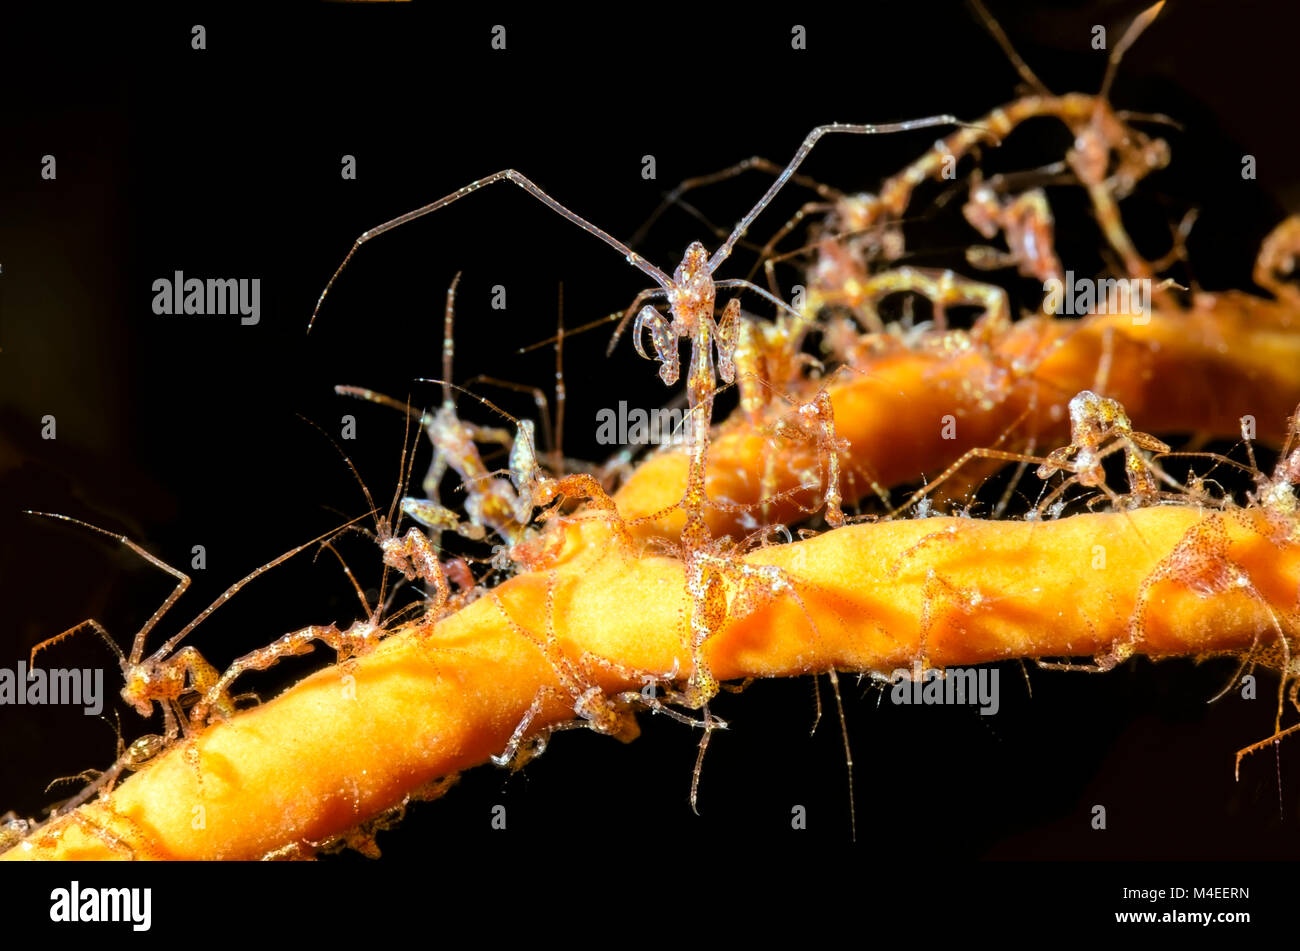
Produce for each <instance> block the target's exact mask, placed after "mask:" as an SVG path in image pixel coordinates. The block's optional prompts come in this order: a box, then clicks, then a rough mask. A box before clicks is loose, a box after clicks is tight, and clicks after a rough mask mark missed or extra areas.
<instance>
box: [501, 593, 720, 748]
mask: <svg viewBox="0 0 1300 951" xmlns="http://www.w3.org/2000/svg"><path fill="white" fill-rule="evenodd" d="M558 583H559V577H558V575H557V574H556V573H555V572H553V571H552V572H550V573H549V575H548V577H547V587H546V617H547V621H546V636H545V637H538V636H537V635H536V634H534V633H533V632H532V631H530V630H529V629H528V628H526V627H524V626H523V625H522V624H520V623H519V622H518V621H516V620H515V619H514V617H513V616H511V614H510V612H509V610H508V609H507V608H506V606H505V603H504V602H503V601H502V600H501V597H500V596H499V595H498V594H496V593H495V592H493V594H492V596H491V597H492V599H493V601H494V602H495V604H496V606H497V610H498V611H500V612H501V616H502V617H503V618H505V620H506V623H507V624H509V625H510V627H511V629H512V630H514V631H515V633H517V634H519V635H520V636H521V637H523V638H525V639H526V640H528V641H529V642H530V643H531V644H533V646H535V647H536V648H537V649H538V650H539V651H541V653H542V654H543V656H544V657H545V658H546V660H547V662H548V663H549V664H550V665H551V669H552V670H553V671H554V673H555V675H556V677H557V678H558V679H559V681H560V686H559V687H558V688H557V687H553V686H549V685H547V686H543V687H541V688H540V689H539V690H538V692H537V695H536V696H535V697H534V698H533V702H532V704H531V705H530V706H529V708H528V711H527V712H526V713H525V714H524V716H523V718H522V719H521V720H520V721H519V723H518V725H517V726H516V727H515V729H514V732H513V733H512V734H511V735H510V740H509V741H508V742H507V743H506V747H505V749H504V750H503V751H502V752H501V753H500V755H496V756H493V757H492V762H494V763H495V764H496V765H498V766H507V765H509V766H513V768H515V769H519V768H521V767H522V766H523V765H524V764H525V763H527V762H528V761H529V760H531V759H533V758H534V757H536V756H539V755H541V753H542V752H543V751H544V750H545V748H546V743H547V741H548V739H549V737H550V735H551V734H552V733H555V732H557V731H559V730H569V729H574V728H578V727H582V728H586V729H589V730H593V731H595V732H596V733H600V734H602V735H604V736H612V737H615V738H616V739H618V740H621V741H622V742H624V743H627V742H631V741H632V740H634V739H636V737H637V736H639V735H640V728H639V727H638V726H637V722H636V714H635V712H634V708H635V707H636V706H642V707H645V708H647V709H649V710H650V711H652V712H653V713H656V714H658V713H662V714H664V715H666V716H669V717H671V718H672V719H674V720H677V721H678V722H679V723H684V724H686V725H687V726H692V727H700V728H702V729H704V730H705V732H706V735H707V734H708V732H710V731H712V730H718V729H725V728H726V723H724V722H723V721H721V720H718V719H716V718H714V719H712V720H711V721H710V720H709V719H707V718H706V719H705V720H703V721H700V720H695V719H692V718H691V717H688V716H686V715H685V714H683V713H681V712H679V711H677V710H674V709H673V708H672V707H670V706H668V705H666V704H664V703H663V702H661V701H660V700H659V699H658V697H657V696H656V689H657V688H658V686H659V685H660V684H663V683H665V682H670V681H671V679H672V678H673V677H674V676H676V669H674V670H673V671H671V672H669V673H667V674H663V675H659V674H653V673H650V672H648V671H642V670H636V669H634V668H631V667H626V666H624V665H622V664H618V663H615V662H614V661H611V660H608V659H606V658H603V657H598V656H596V655H595V654H592V653H590V652H585V651H584V652H583V654H582V656H581V658H580V659H579V660H578V661H576V662H575V661H573V660H572V659H570V658H569V656H568V654H566V653H565V651H564V648H563V646H562V645H561V643H560V640H559V638H558V636H557V635H556V632H555V602H556V590H557V586H558ZM596 668H600V669H601V670H604V671H605V672H607V673H611V674H614V675H615V676H617V677H618V678H620V679H623V680H629V681H632V682H640V683H642V684H644V686H643V687H642V689H640V690H626V691H622V692H619V693H616V694H613V695H611V694H608V693H606V692H605V691H604V690H603V689H602V688H601V687H600V686H599V685H597V684H596V683H595V682H594V681H595V678H596V676H597V675H596ZM551 701H559V702H562V703H565V704H567V705H569V706H571V707H572V709H573V712H574V713H575V714H576V715H577V719H574V720H568V721H563V722H561V723H558V724H550V725H548V726H545V727H543V728H542V729H541V730H540V731H537V732H536V733H534V734H533V735H531V736H530V735H529V732H530V730H531V729H532V725H533V722H534V720H536V718H537V717H538V715H539V714H540V713H541V712H542V710H543V709H544V707H545V706H546V704H547V703H548V702H551Z"/></svg>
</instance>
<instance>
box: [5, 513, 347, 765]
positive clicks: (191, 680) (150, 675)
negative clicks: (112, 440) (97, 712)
mask: <svg viewBox="0 0 1300 951" xmlns="http://www.w3.org/2000/svg"><path fill="white" fill-rule="evenodd" d="M27 514H29V515H39V516H41V517H43V518H55V519H59V520H60V521H64V522H70V523H72V524H74V525H80V526H82V527H83V528H89V529H91V530H92V531H96V532H99V533H100V534H101V535H107V536H108V537H109V538H113V539H116V540H117V541H119V542H121V543H122V544H123V545H126V546H127V547H128V548H130V549H131V550H132V551H133V552H135V553H136V554H137V555H139V556H140V557H141V558H143V559H144V560H145V561H147V562H149V564H151V565H153V566H155V567H156V568H159V569H161V570H162V571H165V572H167V573H168V574H169V575H171V576H172V577H174V578H176V579H177V585H176V587H175V589H173V591H172V593H171V594H170V595H168V597H167V600H165V601H164V602H163V603H162V605H161V606H160V607H159V608H158V610H156V611H155V612H154V613H153V616H152V617H151V618H149V620H148V621H146V622H145V624H144V626H143V627H142V628H140V630H139V631H138V632H137V633H136V635H135V639H134V642H133V643H132V646H131V653H130V655H129V656H128V655H126V654H124V653H123V651H122V649H121V648H120V647H118V646H117V642H116V641H114V640H113V638H112V637H110V636H109V633H108V631H106V630H105V629H104V627H103V625H101V624H100V623H99V622H98V621H96V620H95V619H94V618H90V619H88V620H85V621H82V622H81V623H80V624H77V625H74V626H73V627H70V628H68V630H66V631H64V632H63V633H62V634H57V635H55V636H54V637H51V638H48V639H46V640H44V641H41V642H40V643H39V644H37V645H36V646H35V647H33V648H32V652H31V658H30V663H31V664H32V665H33V666H34V665H35V663H36V655H37V654H38V653H39V652H40V651H42V650H44V649H45V648H47V647H49V646H51V645H53V644H56V643H58V642H59V641H61V640H63V639H64V638H67V637H70V636H72V635H73V634H75V633H76V632H77V631H79V630H81V629H82V628H84V627H89V628H90V629H91V630H93V631H94V632H95V633H96V634H98V635H99V636H100V638H101V639H102V640H103V641H104V643H105V644H107V645H108V647H109V649H110V650H112V651H113V653H114V654H115V655H116V657H117V659H118V663H119V665H120V667H121V669H122V678H123V680H124V681H125V685H124V686H123V687H122V698H123V699H124V700H125V701H126V702H127V703H129V704H130V705H131V706H132V707H134V708H135V710H136V712H137V713H139V714H140V716H142V717H145V718H148V717H149V716H150V715H151V714H152V713H153V705H154V703H155V702H157V704H158V706H159V707H161V708H162V712H163V735H164V738H165V739H166V741H167V742H168V743H170V742H172V741H173V740H175V739H176V738H177V737H178V736H179V735H180V734H181V732H182V731H184V732H185V734H186V735H190V733H191V726H192V724H193V723H194V722H198V723H200V724H201V723H202V722H203V721H202V719H201V718H198V719H197V720H193V719H187V717H186V716H185V713H184V710H183V709H182V706H181V700H182V698H184V697H185V696H186V695H188V694H190V693H200V694H205V695H206V696H207V698H208V699H207V704H208V706H214V707H216V709H218V710H219V711H220V712H221V713H223V714H225V715H230V714H233V712H234V701H233V699H232V698H231V697H230V696H229V694H227V693H225V692H224V691H223V690H220V689H218V684H219V683H220V680H219V677H218V675H217V671H216V669H215V668H214V667H213V666H212V665H211V664H209V663H208V662H207V661H206V660H205V659H204V658H203V656H202V655H201V654H200V653H199V652H198V650H196V649H195V648H193V647H182V648H181V649H180V650H175V648H176V645H177V644H179V643H180V642H181V641H182V640H183V639H184V638H185V637H186V635H188V634H189V633H190V632H191V631H192V630H194V628H196V627H198V625H199V624H200V623H202V622H203V620H204V619H205V618H207V617H208V615H210V614H211V613H212V612H213V611H215V610H216V609H217V608H219V607H221V605H223V604H225V603H226V602H227V601H228V600H230V598H231V597H232V596H233V595H234V594H235V592H237V591H239V589H240V588H242V587H243V586H244V585H246V584H248V583H249V582H250V581H252V580H253V579H254V578H256V577H258V576H259V575H261V574H263V573H264V572H267V571H269V570H271V569H272V568H274V567H275V566H276V565H279V564H281V563H282V562H285V561H287V560H289V559H290V558H292V557H293V556H294V555H296V554H298V553H299V552H301V551H304V550H305V549H307V548H310V547H311V546H312V545H314V544H316V543H317V542H319V541H321V540H323V539H326V538H329V537H331V536H332V535H334V534H336V533H337V532H338V531H340V530H341V529H333V530H331V531H330V532H327V533H325V534H324V535H320V536H318V537H316V538H314V539H312V540H311V541H309V542H306V543H304V544H302V545H299V546H298V547H297V548H294V549H291V550H290V551H287V552H285V553H284V554H283V555H280V556H279V557H278V558H275V559H273V560H271V561H269V562H267V563H266V564H264V565H262V566H261V567H260V568H258V569H257V570H255V571H253V572H251V573H250V574H248V575H246V576H245V577H244V578H242V579H240V580H239V581H236V582H235V583H234V584H233V585H231V586H230V587H229V588H227V589H226V590H225V592H224V593H223V594H222V595H221V596H220V597H218V598H217V599H216V600H215V601H213V602H212V604H210V605H209V606H208V607H207V608H205V609H204V610H203V612H202V613H201V614H199V615H198V617H196V618H195V619H194V620H192V621H191V622H190V623H189V624H187V625H185V627H183V628H182V629H181V630H180V631H179V632H178V633H176V634H174V635H173V636H172V637H170V638H169V639H168V640H167V641H166V642H165V643H164V644H163V645H162V646H161V647H159V648H158V649H157V650H156V651H154V652H153V653H152V654H150V655H149V656H148V657H145V656H144V645H145V640H146V638H147V637H148V636H149V632H150V631H152V630H153V629H154V626H155V625H157V623H158V622H159V621H160V620H161V619H162V617H163V615H164V614H166V613H167V611H168V610H170V608H171V607H172V605H174V604H175V603H176V602H177V600H178V599H179V598H180V596H181V595H182V594H184V593H185V590H186V589H187V588H188V587H189V586H190V578H189V576H188V575H186V574H185V573H183V572H181V571H180V570H178V569H176V568H173V567H172V566H171V565H169V564H167V563H166V562H165V561H163V560H162V559H161V558H158V557H157V556H155V555H152V554H150V553H149V552H147V551H146V550H145V549H144V548H142V547H140V546H139V545H137V544H136V543H135V542H133V541H131V539H129V538H127V537H126V536H125V535H117V534H114V533H113V532H110V531H107V530H106V529H103V528H100V527H98V526H96V525H91V524H90V523H89V522H83V521H82V520H81V519H77V518H72V517H71V516H68V515H58V514H54V513H50V512H32V511H28V513H27ZM363 517H364V516H363ZM353 521H356V519H354V520H353ZM347 524H348V525H350V524H352V523H351V522H349V523H347ZM344 527H346V526H344ZM173 651H175V652H174V653H173Z"/></svg>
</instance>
